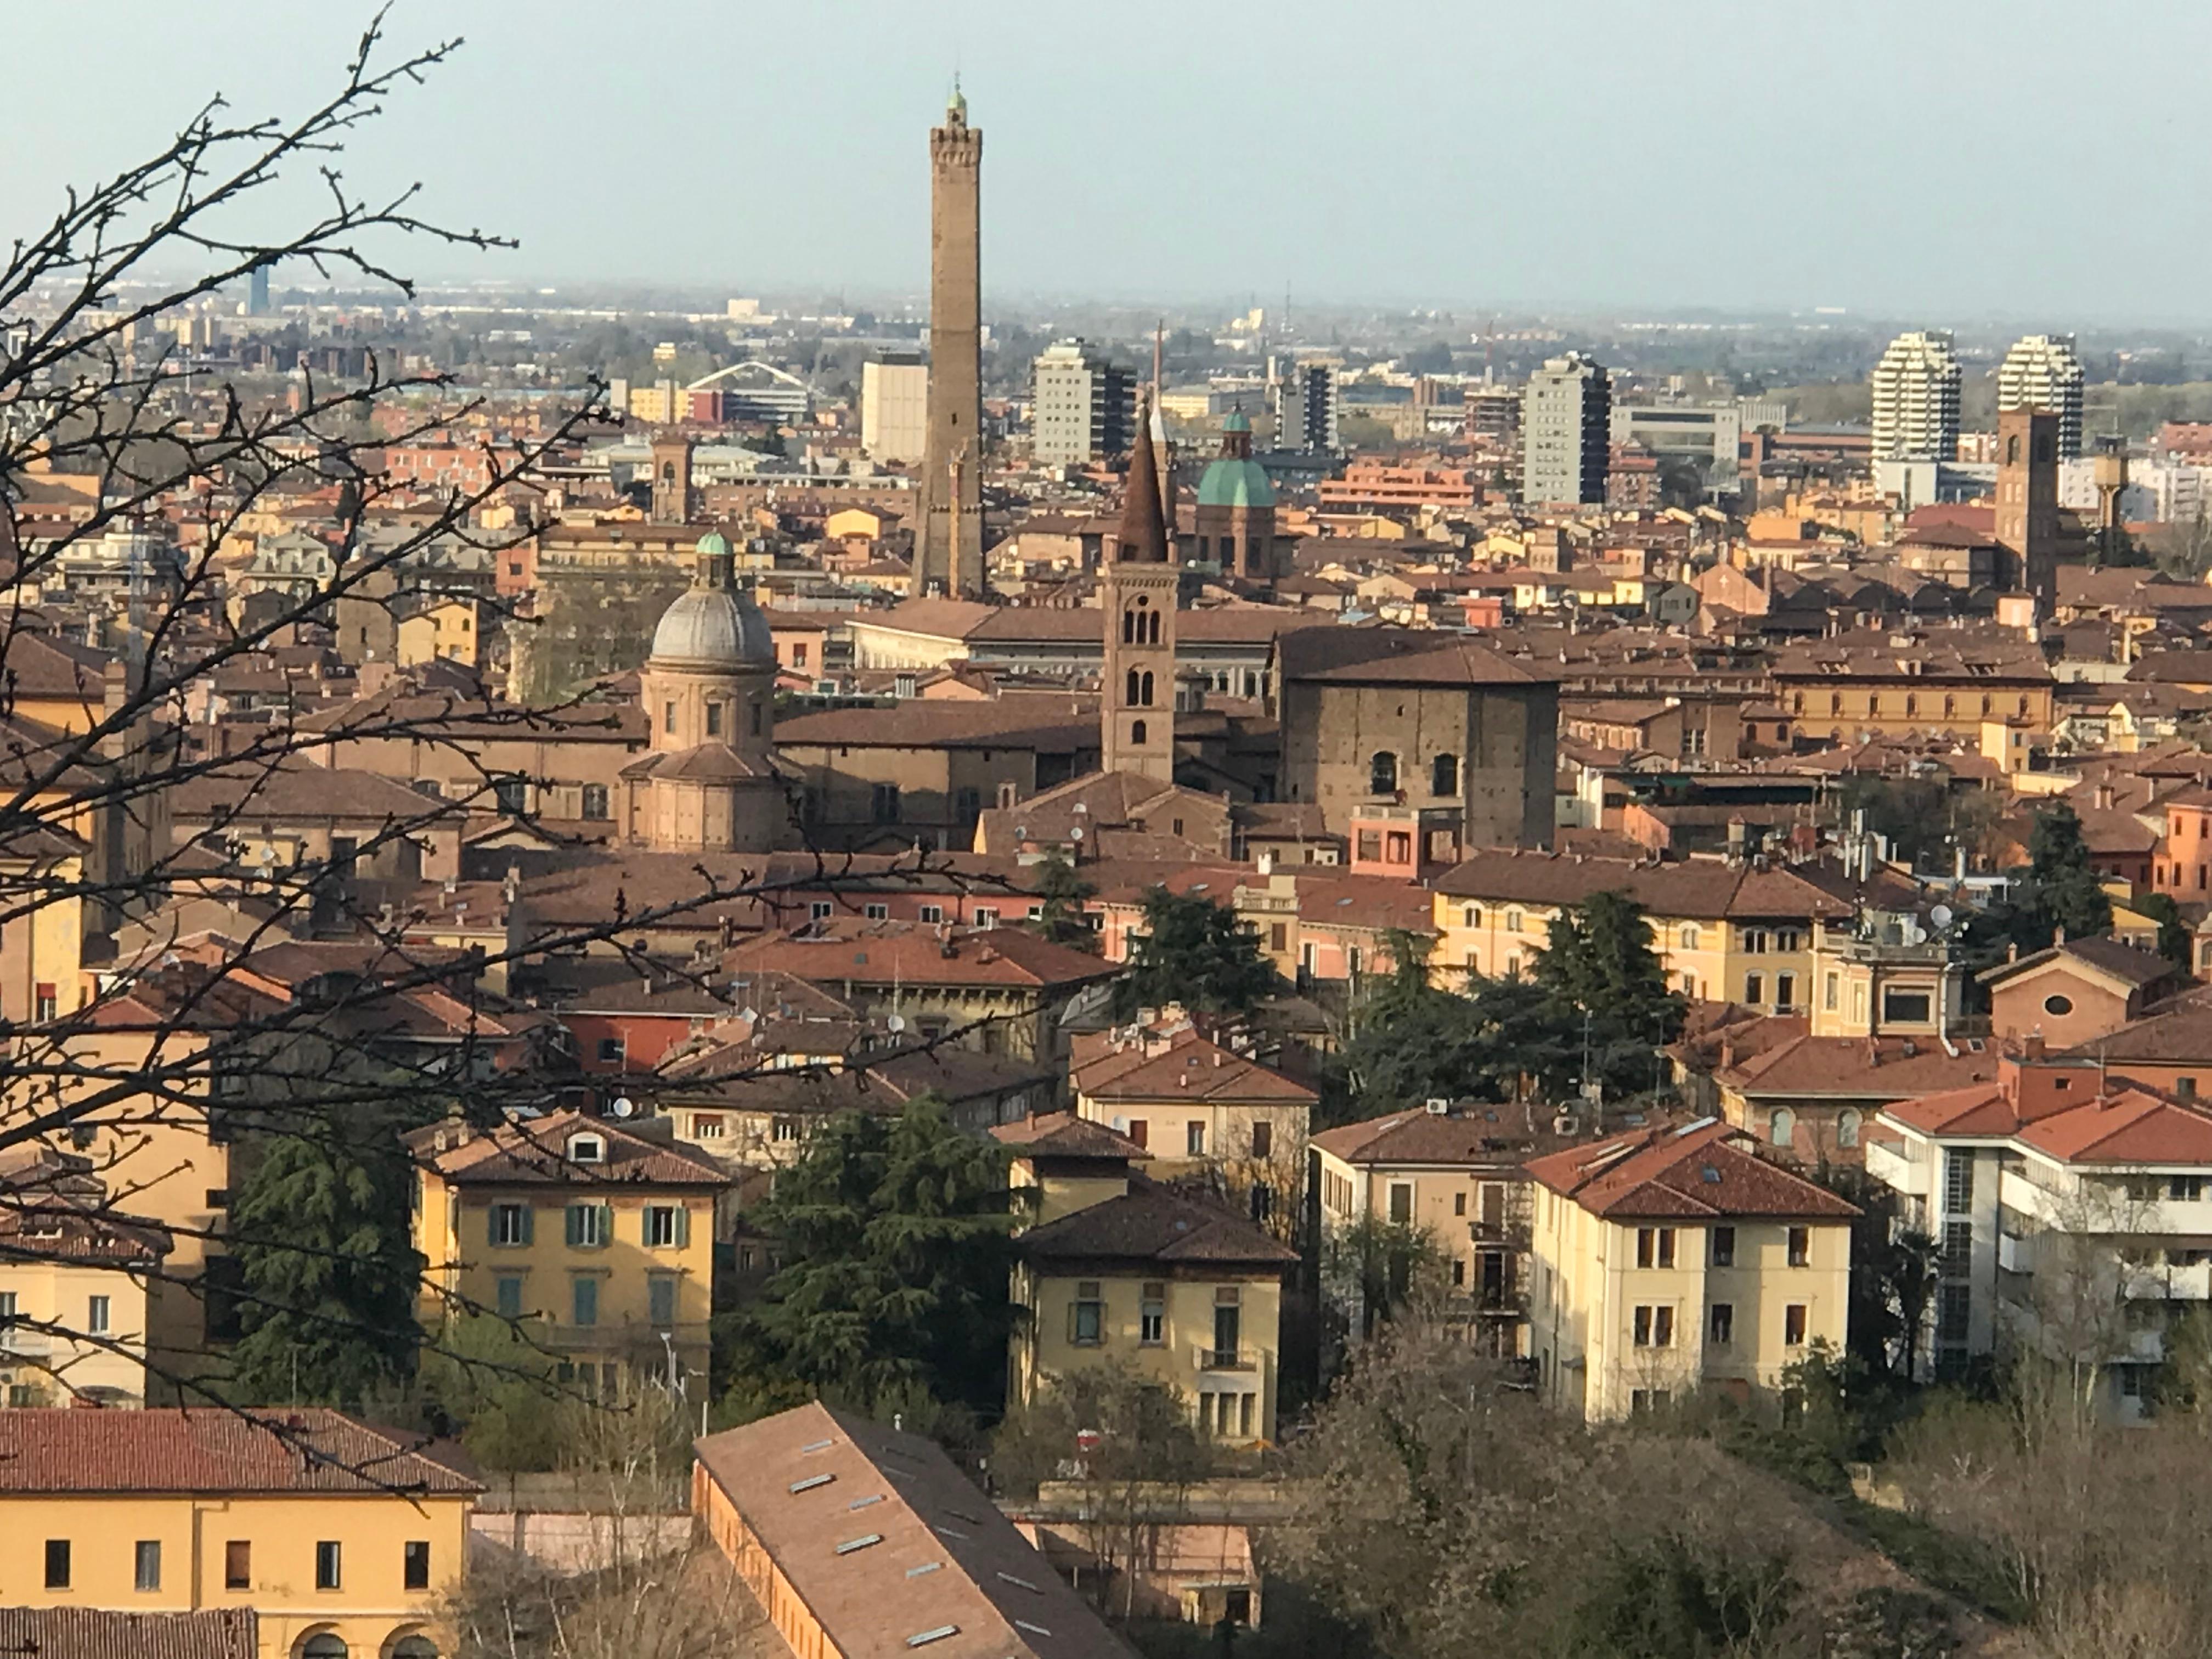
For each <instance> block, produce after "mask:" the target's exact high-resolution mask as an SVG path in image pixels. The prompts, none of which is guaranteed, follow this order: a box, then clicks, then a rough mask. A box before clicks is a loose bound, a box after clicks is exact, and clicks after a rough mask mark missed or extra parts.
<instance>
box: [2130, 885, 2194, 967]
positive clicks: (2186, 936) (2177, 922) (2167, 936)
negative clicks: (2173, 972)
mask: <svg viewBox="0 0 2212 1659" xmlns="http://www.w3.org/2000/svg"><path fill="white" fill-rule="evenodd" d="M2135 908H2136V909H2138V910H2140V911H2142V913H2143V915H2147V916H2148V917H2149V918H2150V919H2151V920H2152V921H2154V922H2156V923H2157V924H2158V953H2159V955H2160V956H2162V957H2165V958H2166V960H2167V961H2168V962H2170V963H2172V964H2173V965H2174V967H2175V968H2176V969H2178V970H2179V971H2180V972H2182V973H2187V972H2189V971H2190V953H2191V949H2192V947H2193V945H2194V943H2195V937H2196V936H2195V935H2194V934H2192V933H2191V932H2190V930H2189V923H2188V921H2187V920H2186V919H2185V918H2184V916H2183V915H2182V914H2181V907H2180V906H2179V904H2176V903H2175V902H2173V895H2172V894H2171V893H2151V894H2148V895H2146V896H2144V897H2142V898H2139V899H2137V900H2136V901H2135Z"/></svg>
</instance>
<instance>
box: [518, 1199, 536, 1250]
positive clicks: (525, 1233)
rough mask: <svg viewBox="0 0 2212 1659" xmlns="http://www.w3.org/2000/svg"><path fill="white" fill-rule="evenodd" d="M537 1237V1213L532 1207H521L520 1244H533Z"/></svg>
mask: <svg viewBox="0 0 2212 1659" xmlns="http://www.w3.org/2000/svg"><path fill="white" fill-rule="evenodd" d="M537 1237H538V1212H537V1210H536V1209H535V1208H534V1207H532V1206H530V1205H528V1204H526V1205H524V1206H522V1242H523V1243H526V1244H529V1243H535V1242H536V1240H537Z"/></svg>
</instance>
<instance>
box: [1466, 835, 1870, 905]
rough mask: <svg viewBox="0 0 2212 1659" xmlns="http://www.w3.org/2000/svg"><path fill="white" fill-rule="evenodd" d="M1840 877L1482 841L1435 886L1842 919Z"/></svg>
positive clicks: (1498, 896)
mask: <svg viewBox="0 0 2212 1659" xmlns="http://www.w3.org/2000/svg"><path fill="white" fill-rule="evenodd" d="M1842 887H1844V884H1842V883H1841V882H1840V881H1837V882H1834V883H1831V882H1828V881H1824V880H1821V879H1820V878H1819V876H1818V875H1817V874H1816V872H1815V871H1814V868H1813V867H1810V866H1808V868H1806V869H1802V870H1801V869H1799V868H1796V867H1794V866H1784V867H1783V868H1779V869H1764V870H1762V869H1759V867H1757V866H1755V865H1749V864H1745V865H1730V864H1726V863H1723V862H1722V861H1720V860H1715V859H1692V860H1689V861H1687V862H1686V863H1681V864H1649V863H1645V862H1643V861H1641V860H1634V859H1612V858H1590V857H1581V856H1577V855H1574V854H1559V853H1525V852H1522V851H1519V850H1518V849H1516V848H1485V849H1482V850H1480V851H1477V852H1474V853H1471V854H1468V857H1467V858H1466V859H1464V860H1462V861H1461V862H1460V863H1458V864H1455V865H1454V866H1452V867H1451V868H1450V869H1449V870H1447V871H1445V872H1443V874H1442V875H1440V876H1438V877H1437V880H1436V890H1437V892H1439V893H1445V894H1449V895H1451V896H1455V897H1463V898H1482V899H1494V900H1498V901H1502V902H1513V901H1518V902H1521V903H1523V904H1580V903H1582V902H1583V901H1585V900H1587V899H1589V897H1590V896H1592V895H1594V894H1597V893H1603V892H1621V893H1626V894H1627V895H1628V896H1629V897H1631V898H1632V899H1634V900H1635V901H1636V902H1638V904H1641V905H1642V906H1643V907H1644V908H1645V909H1646V910H1647V911H1649V912H1650V914H1651V915H1654V916H1662V917H1675V916H1689V917H1700V916H1721V917H1727V918H1729V919H1731V920H1738V919H1750V918H1755V917H1774V918H1778V919H1784V920H1788V919H1794V918H1796V917H1800V916H1803V917H1808V918H1809V917H1814V916H1819V917H1830V918H1834V919H1837V920H1841V919H1843V918H1844V917H1848V916H1850V915H1852V914H1853V913H1854V910H1855V909H1856V906H1855V905H1854V904H1853V903H1852V902H1851V900H1850V898H1849V897H1848V896H1845V892H1844V891H1839V890H1837V889H1838V888H1842Z"/></svg>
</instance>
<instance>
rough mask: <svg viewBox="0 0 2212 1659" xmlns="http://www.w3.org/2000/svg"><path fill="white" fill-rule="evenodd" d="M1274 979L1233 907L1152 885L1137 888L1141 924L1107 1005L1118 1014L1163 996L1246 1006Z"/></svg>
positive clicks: (1228, 1008)
mask: <svg viewBox="0 0 2212 1659" xmlns="http://www.w3.org/2000/svg"><path fill="white" fill-rule="evenodd" d="M1280 985H1281V981H1280V978H1279V976H1278V975H1277V974H1276V972H1275V969H1274V968H1273V965H1272V964H1271V963H1269V962H1268V961H1267V958H1266V957H1263V956H1261V954H1260V941H1259V939H1258V938H1257V936H1256V935H1255V934H1254V933H1253V932H1252V930H1251V929H1250V928H1249V927H1246V926H1245V925H1244V923H1243V921H1241V920H1240V919H1239V918H1238V917H1237V913H1236V912H1235V911H1234V910H1231V909H1230V908H1227V907H1226V906H1225V905H1219V904H1216V903H1214V902H1212V900H1210V899H1206V898H1199V897H1188V898H1186V897H1182V896H1179V895H1177V894H1174V893H1170V891H1168V890H1167V889H1166V888H1164V887H1155V888H1153V889H1152V891H1151V892H1149V893H1147V894H1146V895H1145V931H1144V933H1143V934H1142V936H1141V937H1139V939H1137V940H1136V941H1135V943H1134V944H1133V945H1132V946H1131V947H1130V951H1129V971H1128V972H1127V973H1126V974H1124V975H1122V976H1121V980H1120V981H1118V982H1116V984H1115V987H1114V1008H1115V1013H1116V1014H1117V1015H1118V1016H1119V1017H1120V1018H1124V1019H1126V1018H1128V1017H1129V1016H1130V1015H1131V1014H1133V1013H1135V1012H1137V1010H1138V1009H1139V1008H1159V1007H1164V1006H1166V1005H1167V1004H1169V1003H1171V1002H1173V1003H1180V1004H1181V1005H1182V1006H1184V1007H1185V1008H1188V1009H1189V1010H1191V1011H1192V1012H1194V1013H1204V1014H1243V1013H1249V1012H1251V1011H1252V1009H1253V1008H1254V1006H1256V1005H1257V1004H1259V1003H1261V1002H1263V1001H1265V1000H1267V998H1268V997H1271V996H1273V994H1275V992H1276V991H1277V989H1279V987H1280Z"/></svg>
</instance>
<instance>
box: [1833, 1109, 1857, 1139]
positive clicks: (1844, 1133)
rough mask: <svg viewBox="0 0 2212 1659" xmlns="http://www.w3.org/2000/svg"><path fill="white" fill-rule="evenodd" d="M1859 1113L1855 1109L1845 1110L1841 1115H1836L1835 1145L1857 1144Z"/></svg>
mask: <svg viewBox="0 0 2212 1659" xmlns="http://www.w3.org/2000/svg"><path fill="white" fill-rule="evenodd" d="M1859 1122H1860V1119H1859V1115H1858V1114H1857V1112H1855V1111H1849V1110H1846V1111H1845V1112H1844V1115H1842V1116H1841V1117H1838V1119H1837V1120H1836V1145H1837V1146H1857V1145H1858V1144H1859Z"/></svg>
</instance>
